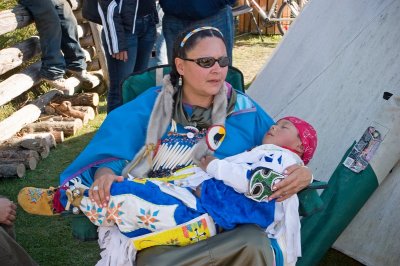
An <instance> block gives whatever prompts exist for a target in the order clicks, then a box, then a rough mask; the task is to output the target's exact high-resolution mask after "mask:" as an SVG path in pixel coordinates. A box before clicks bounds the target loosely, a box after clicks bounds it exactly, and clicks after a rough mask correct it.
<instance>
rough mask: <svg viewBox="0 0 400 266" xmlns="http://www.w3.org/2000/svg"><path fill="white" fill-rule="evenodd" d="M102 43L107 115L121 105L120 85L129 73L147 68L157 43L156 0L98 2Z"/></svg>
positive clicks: (105, 0)
mask: <svg viewBox="0 0 400 266" xmlns="http://www.w3.org/2000/svg"><path fill="white" fill-rule="evenodd" d="M98 2H99V8H98V9H99V14H100V17H101V20H102V25H103V31H102V42H103V46H104V51H105V55H106V60H107V66H108V72H109V78H110V86H109V90H108V95H107V113H109V112H111V111H112V110H114V109H115V108H117V107H118V106H120V105H122V95H121V89H120V83H121V82H122V81H123V80H124V79H125V78H126V77H127V76H129V75H130V74H131V73H132V72H137V71H142V70H145V69H146V68H147V65H148V62H149V59H150V56H151V51H152V49H153V46H154V43H155V41H156V34H157V33H156V24H157V23H158V14H157V10H156V1H155V0H148V1H139V0H135V1H122V0H121V1H111V0H99V1H98Z"/></svg>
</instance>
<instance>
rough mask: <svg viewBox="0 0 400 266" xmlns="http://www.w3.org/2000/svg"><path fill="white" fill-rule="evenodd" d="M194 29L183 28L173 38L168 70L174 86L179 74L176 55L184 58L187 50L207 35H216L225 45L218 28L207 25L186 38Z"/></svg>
mask: <svg viewBox="0 0 400 266" xmlns="http://www.w3.org/2000/svg"><path fill="white" fill-rule="evenodd" d="M194 30H195V29H193V28H190V29H187V30H184V31H183V32H181V33H180V34H179V35H178V37H177V38H176V39H175V43H174V47H173V50H172V62H171V72H170V79H171V84H172V85H173V86H174V87H175V86H176V85H177V83H178V79H179V76H180V75H179V73H178V70H177V69H176V65H175V58H177V57H178V58H186V54H187V52H188V51H190V50H191V49H193V47H194V46H195V45H196V44H197V42H198V41H200V40H202V39H204V38H207V37H217V38H219V39H221V40H222V41H223V42H224V44H225V47H226V43H225V39H224V37H223V36H222V34H221V32H220V31H219V30H217V29H214V28H212V27H209V28H207V29H202V30H199V31H197V32H195V33H193V35H190V36H189V37H188V38H187V36H188V34H189V33H190V32H192V31H194ZM185 37H186V40H185V41H184V43H183V45H181V44H182V41H183V39H185Z"/></svg>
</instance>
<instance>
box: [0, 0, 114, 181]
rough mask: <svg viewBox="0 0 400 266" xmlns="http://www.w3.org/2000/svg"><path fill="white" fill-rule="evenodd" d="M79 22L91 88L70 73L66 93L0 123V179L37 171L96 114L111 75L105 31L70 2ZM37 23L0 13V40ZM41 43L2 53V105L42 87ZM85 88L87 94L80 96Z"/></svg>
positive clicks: (22, 14)
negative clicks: (105, 43) (8, 34)
mask: <svg viewBox="0 0 400 266" xmlns="http://www.w3.org/2000/svg"><path fill="white" fill-rule="evenodd" d="M68 2H69V3H70V5H71V6H72V10H73V12H74V14H75V16H76V19H77V21H78V23H79V25H78V28H77V30H78V37H79V39H80V43H81V46H82V47H83V50H84V53H85V57H86V61H87V65H88V66H87V71H90V72H91V74H92V75H93V78H92V79H93V80H92V81H93V88H91V89H90V88H83V86H81V84H80V81H79V80H78V79H77V78H76V77H74V76H73V75H72V76H71V75H70V74H66V76H65V78H66V82H67V84H68V86H67V87H68V88H69V90H68V91H63V93H65V94H66V95H61V93H60V92H58V91H54V90H53V91H49V92H47V93H45V94H43V95H40V96H39V97H38V98H37V99H36V100H35V101H33V102H31V103H29V104H26V105H24V106H23V107H21V108H20V109H19V110H17V111H15V112H14V113H13V114H11V115H10V116H8V117H7V118H5V119H3V120H1V121H0V178H3V177H16V176H17V177H23V176H24V175H25V171H26V170H34V169H35V168H36V167H37V165H38V163H39V162H40V160H42V159H43V158H46V157H47V156H49V151H50V150H51V149H52V148H55V147H56V145H57V144H59V143H62V142H63V141H64V137H70V136H73V135H74V134H76V132H77V131H78V130H79V129H80V128H82V126H83V125H85V124H86V123H88V121H90V120H92V119H94V117H95V115H96V114H97V113H98V104H99V95H98V93H104V92H105V90H106V89H107V83H108V70H107V64H106V60H105V55H104V51H103V47H102V44H101V38H100V32H101V26H100V25H97V24H94V23H91V22H88V21H86V20H85V19H84V18H83V17H82V10H81V7H82V0H68ZM32 22H33V19H32V17H31V15H30V13H29V12H28V10H26V9H25V8H24V7H22V6H20V5H17V6H15V7H14V8H12V9H10V10H5V11H0V35H3V34H5V33H10V32H12V31H14V30H16V29H21V28H24V27H26V26H28V25H30V24H31V23H32ZM40 53H41V50H40V39H39V37H38V36H31V37H30V38H28V39H26V40H22V41H21V42H19V43H16V44H14V45H12V46H10V47H7V48H2V49H0V106H2V105H5V104H7V103H9V102H11V101H13V100H14V99H15V98H16V97H18V96H20V95H21V94H24V93H26V92H28V91H29V90H31V89H32V87H34V86H36V85H38V84H40V82H42V80H41V76H40V74H39V71H40V66H41V62H40V61H38V60H37V58H38V57H39V56H40ZM82 89H85V91H86V93H81V94H76V92H78V91H81V90H82Z"/></svg>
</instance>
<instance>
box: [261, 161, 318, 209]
mask: <svg viewBox="0 0 400 266" xmlns="http://www.w3.org/2000/svg"><path fill="white" fill-rule="evenodd" d="M283 173H284V174H285V175H287V177H286V178H285V179H283V180H282V181H281V182H279V183H277V184H276V185H275V187H274V188H273V190H274V191H275V192H274V193H273V194H272V195H271V196H270V197H269V198H268V200H273V199H277V200H276V201H278V202H281V201H284V200H285V199H288V198H290V197H291V196H292V195H294V194H296V193H297V192H299V191H300V190H302V189H303V188H305V187H307V186H308V185H309V184H310V182H311V178H312V173H311V171H310V169H308V168H307V167H304V166H299V165H291V166H289V167H288V168H286V169H285V171H284V172H283Z"/></svg>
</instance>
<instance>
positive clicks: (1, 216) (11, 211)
mask: <svg viewBox="0 0 400 266" xmlns="http://www.w3.org/2000/svg"><path fill="white" fill-rule="evenodd" d="M16 210H17V206H16V205H15V204H14V203H13V202H12V201H11V200H9V199H7V198H0V224H5V225H12V224H13V223H14V221H15V218H16V217H17V212H16Z"/></svg>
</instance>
